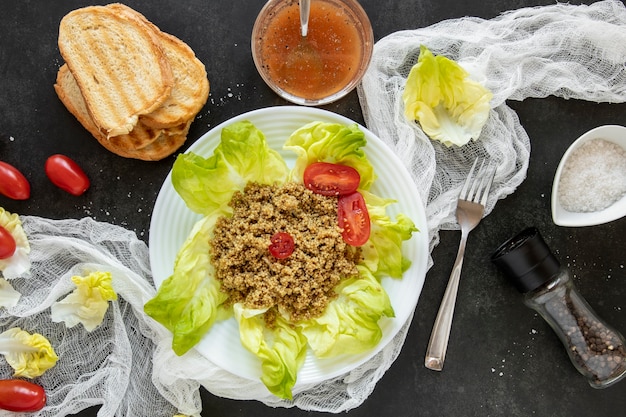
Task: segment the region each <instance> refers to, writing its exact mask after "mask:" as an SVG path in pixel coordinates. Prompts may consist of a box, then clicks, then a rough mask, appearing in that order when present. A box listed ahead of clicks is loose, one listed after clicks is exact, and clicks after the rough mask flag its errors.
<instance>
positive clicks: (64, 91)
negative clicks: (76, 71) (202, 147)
mask: <svg viewBox="0 0 626 417" xmlns="http://www.w3.org/2000/svg"><path fill="white" fill-rule="evenodd" d="M54 89H55V91H56V93H57V95H58V96H59V99H60V100H61V102H62V103H63V104H64V105H65V107H66V108H67V109H68V110H69V111H70V113H72V114H73V115H74V117H76V119H78V121H79V122H80V123H81V124H82V125H83V127H84V128H85V129H87V130H88V131H89V132H90V133H91V134H92V135H93V136H94V137H95V138H96V140H97V141H98V142H99V143H100V144H101V145H102V146H104V147H105V148H106V149H107V150H109V151H110V152H113V153H115V154H117V155H119V156H122V157H125V158H135V159H142V160H146V161H158V160H160V159H163V158H165V157H167V156H169V155H171V154H172V153H174V152H175V151H176V150H177V149H178V148H180V147H181V146H182V145H183V144H184V143H185V140H186V139H187V132H188V131H189V126H190V124H191V122H192V121H193V119H190V120H189V121H187V122H185V123H183V124H182V125H180V126H176V127H173V128H169V129H154V128H151V127H149V126H145V125H144V124H143V123H141V122H139V123H138V124H137V125H136V126H135V128H134V129H133V130H132V131H131V132H130V133H128V134H125V135H119V136H114V137H111V138H107V137H106V136H105V135H104V134H103V133H102V132H101V131H100V129H99V128H98V126H96V124H95V123H94V122H93V120H92V119H91V116H90V114H89V111H88V110H87V105H86V103H85V100H84V99H83V96H82V94H81V90H80V88H79V87H78V84H77V82H76V80H75V79H74V77H73V76H72V73H71V72H70V71H69V69H68V67H67V65H65V64H64V65H62V66H61V68H59V72H58V74H57V80H56V83H55V84H54Z"/></svg>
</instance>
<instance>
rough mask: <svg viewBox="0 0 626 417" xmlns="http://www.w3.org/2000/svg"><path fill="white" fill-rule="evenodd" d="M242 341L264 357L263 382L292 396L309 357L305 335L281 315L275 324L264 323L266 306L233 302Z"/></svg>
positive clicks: (276, 391)
mask: <svg viewBox="0 0 626 417" xmlns="http://www.w3.org/2000/svg"><path fill="white" fill-rule="evenodd" d="M233 309H234V313H235V318H236V319H237V322H238V323H239V334H240V339H241V343H242V345H243V346H244V347H245V348H246V349H248V350H249V351H250V352H252V353H253V354H255V355H256V356H257V357H258V358H259V359H260V360H261V370H262V376H261V382H263V384H264V385H265V386H266V387H267V389H268V390H269V391H270V392H271V393H272V394H274V395H276V396H277V397H280V398H284V399H292V398H293V395H292V392H291V389H292V388H293V386H294V385H295V383H296V379H297V376H298V370H299V369H300V368H301V367H302V364H303V363H304V359H305V358H306V346H307V344H306V338H305V337H304V336H303V335H302V333H301V332H300V330H299V329H298V328H296V327H294V326H293V325H292V324H291V323H290V322H289V321H287V320H285V318H284V317H282V316H281V315H278V316H277V318H276V321H275V323H274V326H273V328H271V329H269V328H268V327H267V326H266V325H265V320H264V318H263V313H264V312H265V311H264V310H258V309H247V308H245V307H243V305H242V304H241V303H237V304H235V305H234V306H233Z"/></svg>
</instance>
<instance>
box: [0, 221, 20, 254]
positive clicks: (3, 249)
mask: <svg viewBox="0 0 626 417" xmlns="http://www.w3.org/2000/svg"><path fill="white" fill-rule="evenodd" d="M16 248H17V246H16V244H15V239H13V235H12V234H11V232H9V231H8V230H7V229H5V228H4V227H2V226H0V259H7V258H10V257H11V256H13V254H14V253H15V249H16Z"/></svg>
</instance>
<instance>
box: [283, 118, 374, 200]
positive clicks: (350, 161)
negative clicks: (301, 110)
mask: <svg viewBox="0 0 626 417" xmlns="http://www.w3.org/2000/svg"><path fill="white" fill-rule="evenodd" d="M366 143H367V141H366V140H365V135H364V134H363V132H362V131H361V129H359V127H358V125H356V124H354V125H351V126H346V125H343V124H339V123H324V122H311V123H309V124H307V125H305V126H303V127H301V128H300V129H298V130H296V131H295V132H293V133H292V134H291V136H290V137H289V139H287V142H286V143H285V146H284V148H285V149H288V150H291V151H293V152H295V154H296V155H297V159H296V163H295V166H294V168H293V170H292V171H291V174H290V177H289V179H290V180H291V181H298V182H302V175H303V174H304V170H305V169H306V167H307V166H309V165H311V164H312V163H314V162H331V163H335V164H341V165H348V166H351V167H353V168H354V169H356V170H357V171H358V172H359V175H360V176H361V183H360V184H359V189H362V190H368V189H369V188H370V187H371V185H372V183H373V182H374V180H375V179H376V176H375V174H374V167H372V164H371V163H370V162H369V160H368V159H367V157H366V156H365V152H364V151H363V150H362V149H361V148H362V147H364V146H365V145H366Z"/></svg>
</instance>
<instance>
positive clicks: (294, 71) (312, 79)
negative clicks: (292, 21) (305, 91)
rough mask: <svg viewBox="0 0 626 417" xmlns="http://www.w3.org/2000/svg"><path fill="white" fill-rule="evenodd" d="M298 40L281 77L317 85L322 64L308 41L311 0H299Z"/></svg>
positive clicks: (312, 43) (313, 44)
mask: <svg viewBox="0 0 626 417" xmlns="http://www.w3.org/2000/svg"><path fill="white" fill-rule="evenodd" d="M299 8H300V40H299V41H298V45H296V47H295V48H294V49H293V50H291V52H289V53H288V55H287V58H286V60H285V63H284V65H283V71H282V72H283V76H284V77H285V79H287V80H293V79H295V78H303V77H307V79H308V81H307V82H308V84H311V85H317V84H319V83H320V82H321V81H320V79H321V77H323V74H324V71H323V68H324V66H323V63H322V57H321V56H320V53H319V52H318V50H317V49H316V48H315V43H314V42H311V40H310V39H309V36H308V34H309V15H310V11H311V0H300V1H299Z"/></svg>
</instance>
